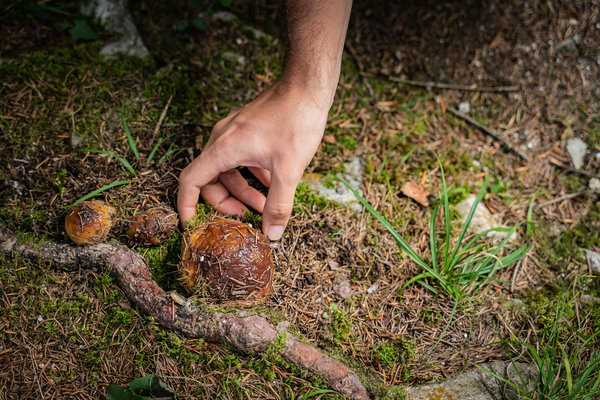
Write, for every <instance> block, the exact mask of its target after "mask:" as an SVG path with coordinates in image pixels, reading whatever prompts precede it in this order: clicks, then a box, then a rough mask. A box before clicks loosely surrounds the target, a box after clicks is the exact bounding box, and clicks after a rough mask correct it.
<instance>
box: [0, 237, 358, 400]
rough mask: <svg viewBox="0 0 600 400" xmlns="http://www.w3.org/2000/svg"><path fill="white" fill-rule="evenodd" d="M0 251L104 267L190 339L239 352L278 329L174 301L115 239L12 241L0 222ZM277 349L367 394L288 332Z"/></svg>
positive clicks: (133, 297)
mask: <svg viewBox="0 0 600 400" xmlns="http://www.w3.org/2000/svg"><path fill="white" fill-rule="evenodd" d="M0 251H2V252H3V253H5V254H7V255H10V254H17V255H20V256H22V257H25V258H29V259H39V260H44V261H48V262H51V263H54V264H56V265H60V266H62V267H66V268H88V269H102V268H105V267H109V268H110V273H111V274H112V275H113V276H114V278H115V279H116V281H117V284H118V285H119V287H120V288H121V290H123V292H124V293H125V295H126V296H127V298H128V299H129V301H131V303H132V304H134V305H135V306H136V307H137V308H138V309H139V310H141V311H142V312H143V313H145V314H147V315H149V316H152V317H154V319H155V320H156V321H157V322H158V323H159V324H160V325H161V326H163V327H165V328H168V329H172V330H175V331H178V332H180V333H181V334H183V335H185V336H187V337H191V338H203V339H205V340H207V341H210V342H227V343H230V344H231V345H233V346H234V347H235V348H236V349H237V350H239V351H242V352H244V353H248V352H250V351H253V352H263V351H265V350H267V347H268V344H269V343H270V342H271V341H273V340H274V339H275V337H277V335H278V334H279V332H278V331H277V329H275V327H274V326H273V325H271V324H270V323H269V322H268V321H267V320H266V319H265V318H263V317H261V316H260V315H257V314H256V313H251V312H243V311H239V312H236V313H218V312H214V313H213V312H210V313H208V312H204V311H202V310H201V309H199V308H198V307H196V306H194V305H191V304H184V305H181V304H178V303H177V302H175V301H173V299H172V298H171V297H170V296H169V294H168V293H166V292H165V291H164V290H163V289H161V288H160V287H159V286H158V285H157V284H156V282H154V281H153V280H152V276H151V274H150V270H149V269H148V264H147V262H146V260H145V259H144V257H142V256H141V255H140V254H138V253H136V252H135V251H133V250H131V249H129V248H127V247H126V246H124V245H122V244H120V243H114V242H113V243H100V244H96V245H93V246H84V247H81V246H72V245H67V244H56V243H46V244H43V245H33V244H30V243H25V244H17V238H16V237H15V235H14V234H13V233H12V232H10V231H8V230H6V229H5V228H3V227H0ZM287 337H288V340H287V343H286V345H285V348H284V349H283V350H281V356H282V357H283V359H284V360H286V361H288V362H290V363H293V364H295V365H297V366H298V367H300V368H303V369H306V370H308V371H310V372H312V373H315V374H319V375H321V376H324V377H325V378H326V379H327V382H328V384H329V386H330V387H331V388H332V389H335V390H337V391H338V392H340V393H341V394H343V395H345V396H348V397H349V398H350V399H368V398H369V396H368V394H367V390H366V389H365V387H364V386H363V385H362V383H361V382H360V379H359V378H358V376H357V375H356V373H355V372H354V371H352V370H350V368H348V367H347V366H345V365H344V364H342V363H340V362H339V361H336V360H334V359H333V358H331V357H329V356H326V355H324V354H322V353H321V352H320V351H319V350H317V349H316V348H314V347H312V346H310V345H307V344H305V343H303V342H301V341H299V340H298V339H297V338H295V337H293V336H291V335H288V336H287Z"/></svg>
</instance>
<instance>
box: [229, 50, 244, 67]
mask: <svg viewBox="0 0 600 400" xmlns="http://www.w3.org/2000/svg"><path fill="white" fill-rule="evenodd" d="M223 59H225V60H227V61H231V62H236V63H238V64H240V65H244V64H246V57H244V56H243V55H241V54H237V53H234V52H232V51H226V52H224V53H223Z"/></svg>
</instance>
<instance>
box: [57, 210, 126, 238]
mask: <svg viewBox="0 0 600 400" xmlns="http://www.w3.org/2000/svg"><path fill="white" fill-rule="evenodd" d="M114 213H115V209H114V208H113V207H111V206H109V205H107V204H106V203H104V202H103V201H98V200H89V201H83V202H81V203H79V204H77V205H76V206H74V207H73V208H71V209H70V210H69V212H68V213H67V216H66V217H65V230H66V231H67V235H69V237H70V238H71V240H72V241H74V242H75V243H77V244H96V243H100V242H102V241H104V240H105V239H106V237H107V236H108V233H109V232H110V228H111V227H112V216H113V215H114Z"/></svg>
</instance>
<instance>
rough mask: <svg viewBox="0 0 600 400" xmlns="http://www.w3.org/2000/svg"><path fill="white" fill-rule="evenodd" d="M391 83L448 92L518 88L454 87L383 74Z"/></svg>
mask: <svg viewBox="0 0 600 400" xmlns="http://www.w3.org/2000/svg"><path fill="white" fill-rule="evenodd" d="M383 76H385V77H386V78H388V79H389V80H390V81H392V82H398V83H402V84H404V85H409V86H418V87H424V88H427V89H434V88H435V89H449V90H461V91H463V92H514V91H517V90H519V87H518V86H477V85H475V84H473V85H469V86H467V85H456V84H453V83H442V82H434V81H414V80H412V79H404V78H398V77H395V76H389V75H385V74H383Z"/></svg>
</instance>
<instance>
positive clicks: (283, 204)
mask: <svg viewBox="0 0 600 400" xmlns="http://www.w3.org/2000/svg"><path fill="white" fill-rule="evenodd" d="M298 181H299V180H296V179H287V180H286V179H282V177H280V176H278V175H275V174H273V175H272V176H271V187H270V188H269V194H268V195H267V201H266V203H265V208H264V210H263V232H264V234H265V235H267V237H268V238H269V239H271V240H279V239H280V238H281V235H283V231H284V230H285V227H286V225H287V223H288V221H289V219H290V215H291V214H292V209H293V207H294V194H295V193H296V186H298Z"/></svg>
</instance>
